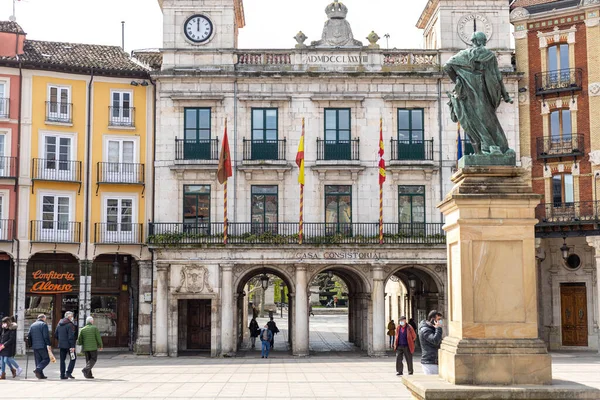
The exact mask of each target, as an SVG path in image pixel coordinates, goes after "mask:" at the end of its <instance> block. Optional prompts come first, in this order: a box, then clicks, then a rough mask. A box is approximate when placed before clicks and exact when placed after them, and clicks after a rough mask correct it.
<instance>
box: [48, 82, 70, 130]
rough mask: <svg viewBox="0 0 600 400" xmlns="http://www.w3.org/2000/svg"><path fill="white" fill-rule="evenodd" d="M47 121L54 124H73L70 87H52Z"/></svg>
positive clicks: (50, 88)
mask: <svg viewBox="0 0 600 400" xmlns="http://www.w3.org/2000/svg"><path fill="white" fill-rule="evenodd" d="M48 97H49V98H48V108H47V115H46V119H47V120H48V121H54V122H71V105H70V102H69V100H70V94H69V88H68V87H61V86H50V87H49V96H48Z"/></svg>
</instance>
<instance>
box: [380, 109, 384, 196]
mask: <svg viewBox="0 0 600 400" xmlns="http://www.w3.org/2000/svg"><path fill="white" fill-rule="evenodd" d="M384 154H385V151H384V148H383V118H382V119H380V120H379V184H380V185H383V182H385V159H384V158H383V155H384Z"/></svg>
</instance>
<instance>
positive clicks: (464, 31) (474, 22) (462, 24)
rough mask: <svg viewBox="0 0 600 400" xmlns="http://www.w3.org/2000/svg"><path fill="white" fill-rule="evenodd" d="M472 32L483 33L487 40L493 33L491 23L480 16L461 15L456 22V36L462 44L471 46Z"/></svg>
mask: <svg viewBox="0 0 600 400" xmlns="http://www.w3.org/2000/svg"><path fill="white" fill-rule="evenodd" d="M474 32H483V33H485V36H486V37H487V38H488V40H489V39H490V36H492V33H493V27H492V23H491V22H490V21H489V20H488V19H487V18H486V17H485V16H484V15H481V14H467V15H463V16H462V17H461V18H460V19H459V20H458V36H459V37H460V39H461V40H462V41H463V42H465V43H467V44H471V36H473V33H474Z"/></svg>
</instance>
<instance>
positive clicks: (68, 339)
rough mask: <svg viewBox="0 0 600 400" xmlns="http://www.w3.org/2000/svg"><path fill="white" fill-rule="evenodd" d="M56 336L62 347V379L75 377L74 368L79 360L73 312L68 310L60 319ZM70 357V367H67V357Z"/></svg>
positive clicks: (60, 347) (59, 345)
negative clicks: (76, 349)
mask: <svg viewBox="0 0 600 400" xmlns="http://www.w3.org/2000/svg"><path fill="white" fill-rule="evenodd" d="M54 337H55V338H56V339H57V340H58V348H59V349H60V379H69V378H71V379H75V377H74V376H73V369H75V362H76V361H77V352H76V351H75V324H74V323H73V312H71V311H67V312H66V313H65V317H64V318H63V319H61V320H60V322H59V323H58V326H57V327H56V332H55V333H54ZM67 357H69V368H66V367H65V364H66V362H65V361H66V359H67Z"/></svg>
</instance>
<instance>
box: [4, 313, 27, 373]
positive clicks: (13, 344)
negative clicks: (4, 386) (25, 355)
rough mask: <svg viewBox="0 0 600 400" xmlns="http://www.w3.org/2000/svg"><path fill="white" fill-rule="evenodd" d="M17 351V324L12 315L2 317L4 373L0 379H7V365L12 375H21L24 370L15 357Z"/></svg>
mask: <svg viewBox="0 0 600 400" xmlns="http://www.w3.org/2000/svg"><path fill="white" fill-rule="evenodd" d="M16 353H17V324H15V323H14V322H13V321H12V319H11V318H10V317H4V318H2V329H1V330H0V360H1V361H0V362H1V363H2V374H1V375H0V379H6V366H7V365H8V367H9V368H10V371H11V372H12V377H13V378H16V377H17V376H18V375H21V372H23V370H22V369H21V368H20V367H19V364H17V362H16V361H15V359H14V358H13V357H14V356H15V354H16Z"/></svg>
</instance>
